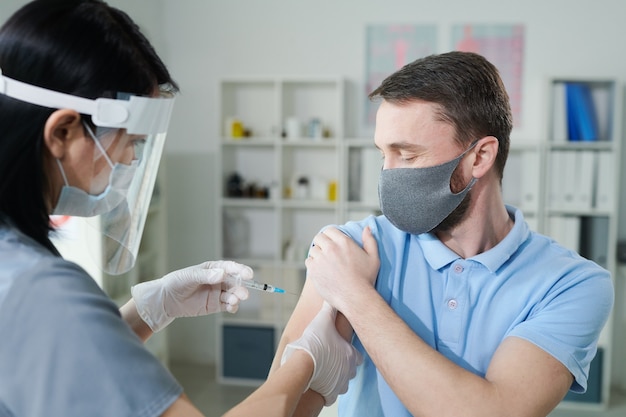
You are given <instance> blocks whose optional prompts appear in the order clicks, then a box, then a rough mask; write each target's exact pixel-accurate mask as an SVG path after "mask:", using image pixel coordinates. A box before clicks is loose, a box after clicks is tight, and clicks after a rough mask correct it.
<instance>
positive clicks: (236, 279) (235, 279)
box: [224, 274, 292, 294]
mask: <svg viewBox="0 0 626 417" xmlns="http://www.w3.org/2000/svg"><path fill="white" fill-rule="evenodd" d="M224 282H227V283H229V284H231V285H232V286H233V287H246V288H251V289H253V290H259V291H265V292H275V293H281V294H285V293H286V291H285V290H283V289H282V288H278V287H275V286H274V285H270V284H264V283H262V282H258V281H253V280H251V279H242V278H241V276H240V275H231V274H229V275H228V276H227V277H226V278H224ZM289 294H292V293H289Z"/></svg>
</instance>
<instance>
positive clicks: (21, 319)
mask: <svg viewBox="0 0 626 417" xmlns="http://www.w3.org/2000/svg"><path fill="white" fill-rule="evenodd" d="M0 341H1V342H0V416H64V417H72V416H77V417H85V416H107V417H110V416H116V417H120V416H159V415H161V414H162V413H163V412H164V411H165V410H166V409H167V408H169V406H170V405H171V404H172V403H173V402H174V401H175V400H176V399H177V398H178V397H179V396H180V395H181V393H182V388H181V386H180V385H179V384H178V383H177V382H176V380H175V379H174V377H173V376H172V375H171V374H170V373H169V371H168V370H167V369H165V368H164V367H163V366H162V365H161V363H160V362H159V361H158V360H157V359H156V358H155V357H154V356H153V355H152V354H151V353H150V352H148V351H147V350H146V349H145V347H144V346H143V344H142V342H141V340H140V339H139V338H138V337H137V335H135V333H133V331H132V330H131V328H130V327H129V326H128V325H127V324H126V323H125V322H124V321H123V320H122V318H121V316H120V313H119V310H118V308H117V306H116V305H115V304H114V303H113V302H112V301H111V300H110V299H109V298H108V297H107V296H106V294H104V292H103V291H102V290H101V289H100V288H99V287H98V285H97V284H96V283H95V281H94V280H93V279H92V278H91V277H90V276H89V275H88V274H87V273H86V272H85V271H84V270H83V269H81V268H80V267H79V266H77V265H75V264H73V263H70V262H67V261H65V260H63V259H62V258H61V257H59V256H56V255H55V254H52V253H50V252H49V251H48V250H47V249H45V248H43V247H42V246H40V245H39V244H38V243H36V242H35V241H33V240H32V239H30V238H28V237H26V236H24V235H23V234H21V233H19V232H18V231H16V230H14V229H10V228H6V227H4V228H2V227H0Z"/></svg>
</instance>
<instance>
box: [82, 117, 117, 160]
mask: <svg viewBox="0 0 626 417" xmlns="http://www.w3.org/2000/svg"><path fill="white" fill-rule="evenodd" d="M83 126H85V129H86V130H87V132H88V133H89V135H90V136H91V138H92V139H93V140H94V142H96V146H97V147H98V149H99V150H100V152H101V153H102V156H104V159H106V161H107V163H108V164H109V166H110V167H111V169H113V161H111V158H109V155H108V154H107V153H106V151H105V150H104V147H103V146H102V144H101V143H100V141H99V140H98V138H97V136H96V135H95V134H94V133H93V130H91V128H90V127H89V125H88V124H87V123H84V122H83Z"/></svg>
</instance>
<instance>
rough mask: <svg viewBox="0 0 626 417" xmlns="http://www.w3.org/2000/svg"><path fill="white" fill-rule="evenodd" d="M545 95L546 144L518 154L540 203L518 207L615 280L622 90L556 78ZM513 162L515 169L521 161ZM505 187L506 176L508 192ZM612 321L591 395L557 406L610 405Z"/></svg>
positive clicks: (590, 81) (598, 82)
mask: <svg viewBox="0 0 626 417" xmlns="http://www.w3.org/2000/svg"><path fill="white" fill-rule="evenodd" d="M546 90H547V92H548V103H549V110H548V113H547V115H548V118H547V120H548V123H547V124H546V128H547V131H546V139H545V140H544V141H543V142H541V143H539V144H537V145H533V148H534V149H532V150H531V149H530V148H529V147H526V148H524V147H522V149H521V150H520V149H519V146H518V148H517V149H515V148H512V155H518V156H519V155H520V154H521V155H522V159H523V158H524V157H526V158H527V162H521V165H520V169H521V179H520V181H521V182H522V183H523V182H524V181H528V180H529V178H530V179H531V181H532V182H535V183H536V188H535V190H536V192H537V194H536V195H533V200H534V199H536V200H537V201H538V204H537V205H536V206H533V207H528V206H525V204H526V200H525V199H524V197H521V198H520V200H518V201H517V202H513V203H514V204H515V203H517V204H518V205H519V206H520V207H521V208H522V209H523V210H524V211H525V214H526V211H527V210H530V211H532V212H533V213H534V214H535V216H533V218H536V223H535V227H536V230H538V231H539V232H541V233H543V234H546V235H548V236H551V237H553V238H554V239H555V240H557V241H558V242H559V243H561V244H563V245H564V246H565V247H568V248H571V249H573V250H575V251H577V252H579V253H580V254H581V255H583V256H584V257H586V258H588V259H591V260H593V261H595V262H596V263H598V264H599V265H601V266H602V267H604V268H606V269H607V270H609V271H610V272H611V274H612V275H613V277H614V280H615V277H616V276H617V254H616V250H617V239H618V237H617V230H618V217H619V211H618V203H619V195H620V184H619V182H620V172H619V171H620V165H621V163H620V162H621V152H622V149H621V143H622V136H621V132H620V127H621V126H620V123H619V122H620V121H621V117H620V115H621V111H622V108H621V100H620V99H621V95H620V93H621V91H619V85H618V83H617V82H616V81H615V80H597V79H576V78H552V79H550V80H548V83H547V86H546ZM530 154H534V155H533V156H530ZM531 159H532V162H528V161H529V160H531ZM510 161H513V165H515V156H513V158H512V159H511V158H510ZM507 169H509V168H508V167H507ZM505 173H506V171H505ZM506 180H507V178H506V174H505V183H504V184H505V185H504V186H505V187H506V185H507V183H506ZM509 185H510V182H509ZM519 187H520V189H521V190H526V189H532V188H533V187H532V186H530V187H525V186H524V185H521V184H520V185H519ZM520 195H525V194H524V192H522V193H520ZM506 198H507V194H506V190H505V199H506ZM510 198H511V197H509V199H510ZM616 302H619V300H616ZM581 308H593V306H591V305H590V306H581ZM613 320H614V318H613V316H611V317H610V318H609V321H608V323H607V324H606V326H605V328H604V329H603V331H602V334H601V337H600V341H599V344H598V348H599V353H598V355H597V356H596V358H595V359H594V361H593V363H592V366H591V372H590V379H589V388H588V392H587V393H586V394H584V395H582V396H581V395H576V394H571V393H570V394H568V395H567V396H566V398H565V400H564V401H563V402H562V403H561V404H560V406H559V407H561V408H572V409H589V410H594V409H604V408H606V407H607V406H608V401H609V393H610V388H611V383H612V381H611V379H612V378H611V370H612V368H613V367H612V360H613V358H616V357H617V356H616V355H618V353H617V352H614V341H613V325H614V323H613Z"/></svg>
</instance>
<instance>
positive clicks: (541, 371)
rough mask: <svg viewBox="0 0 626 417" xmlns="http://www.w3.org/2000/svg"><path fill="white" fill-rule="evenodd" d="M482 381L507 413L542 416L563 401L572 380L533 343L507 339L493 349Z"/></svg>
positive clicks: (558, 364)
mask: <svg viewBox="0 0 626 417" xmlns="http://www.w3.org/2000/svg"><path fill="white" fill-rule="evenodd" d="M485 378H486V379H487V380H488V381H490V382H491V383H493V384H494V386H496V387H497V388H496V389H497V395H498V396H500V399H501V401H504V405H505V406H506V408H507V409H509V410H525V412H524V415H528V416H545V415H547V414H548V413H549V412H550V411H551V410H552V409H553V408H554V407H556V406H557V405H558V403H559V402H560V401H561V400H562V399H563V397H564V396H565V394H567V391H568V390H569V388H570V386H571V385H572V383H573V381H574V377H573V376H572V374H571V373H570V372H569V370H568V369H567V368H566V367H565V365H563V364H562V363H561V362H559V361H558V360H557V359H556V358H555V357H554V356H552V355H550V354H549V353H547V352H546V351H544V350H543V349H541V348H539V347H538V346H536V345H535V344H533V343H531V342H529V341H527V340H525V339H521V338H518V337H508V338H506V339H505V340H504V341H503V342H502V344H501V345H500V347H498V349H497V350H496V352H495V354H494V356H493V358H492V360H491V363H490V365H489V368H488V369H487V374H486V375H485Z"/></svg>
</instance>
